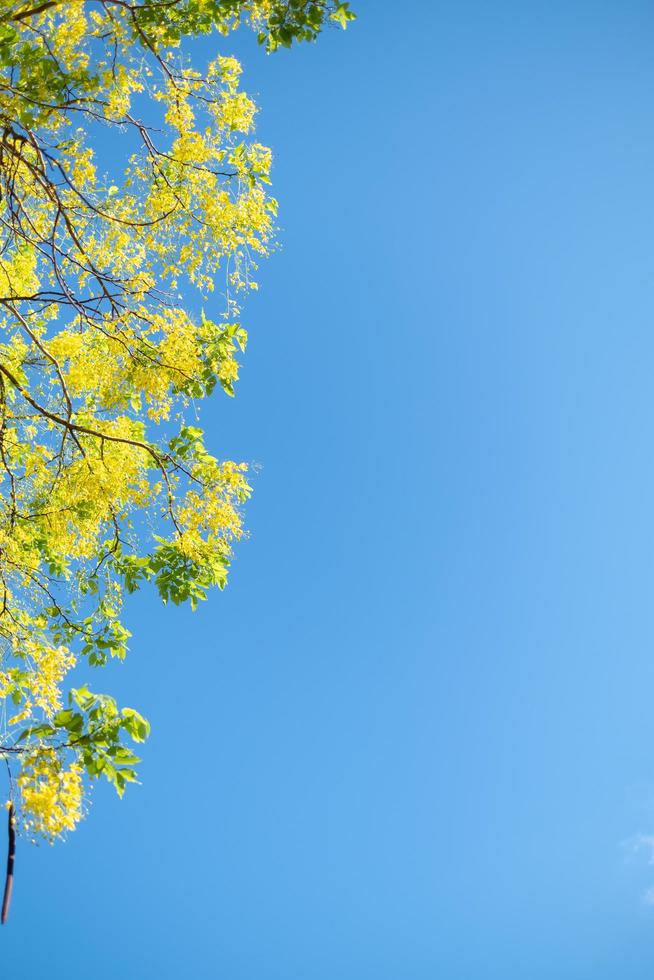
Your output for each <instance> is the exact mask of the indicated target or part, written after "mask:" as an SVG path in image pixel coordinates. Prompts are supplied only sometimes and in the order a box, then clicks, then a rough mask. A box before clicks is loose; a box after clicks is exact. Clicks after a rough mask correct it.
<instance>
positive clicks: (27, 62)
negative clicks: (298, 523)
mask: <svg viewBox="0 0 654 980" xmlns="http://www.w3.org/2000/svg"><path fill="white" fill-rule="evenodd" d="M352 17H353V14H352V13H351V12H350V10H349V7H348V5H347V4H346V3H338V2H322V0H288V2H280V0H142V2H134V0H101V2H96V0H92V2H85V0H41V2H39V0H34V2H32V3H15V2H11V0H0V197H1V201H0V324H1V335H0V481H1V483H2V493H1V496H0V704H1V705H3V707H2V715H1V719H0V721H1V726H0V728H1V730H0V753H2V755H3V757H4V758H5V760H6V761H7V764H8V768H9V771H10V789H11V794H10V796H11V801H10V802H11V806H12V811H11V813H12V820H13V813H14V809H13V808H15V813H16V818H15V819H16V826H17V828H18V830H19V831H22V832H23V833H26V834H28V835H29V836H30V837H37V836H42V837H45V838H47V839H49V840H53V839H55V838H56V837H58V836H60V835H61V834H64V833H65V832H66V831H69V830H72V829H73V828H74V827H75V825H76V824H77V822H78V821H79V819H80V818H81V817H82V815H83V813H84V784H85V780H86V778H88V777H96V776H100V775H102V776H104V777H106V778H107V779H108V780H109V781H110V782H111V783H113V784H114V786H115V787H116V789H117V790H118V792H119V793H120V794H122V792H123V790H124V788H125V786H126V784H127V783H128V782H133V781H134V780H135V779H136V770H135V765H136V764H137V763H138V761H139V759H138V757H137V756H136V755H135V753H134V750H133V744H132V743H133V742H141V741H143V740H144V739H145V738H146V737H147V735H148V730H149V728H148V723H147V722H146V721H145V719H144V718H143V717H142V716H141V715H140V714H139V713H138V712H137V711H136V710H134V709H132V708H125V707H123V708H120V707H119V706H118V705H117V704H116V701H115V700H114V699H113V698H112V697H111V696H109V695H106V694H98V693H95V688H96V684H95V683H92V682H91V681H90V680H87V679H86V678H85V677H83V676H82V671H81V670H80V667H82V666H83V664H84V662H86V663H87V664H89V665H91V666H92V667H95V666H101V665H103V664H104V663H106V662H107V660H108V658H110V657H119V658H122V657H124V656H125V654H126V651H127V642H128V640H129V633H128V631H127V629H126V628H125V626H124V625H123V622H122V621H121V610H122V606H123V600H124V597H125V594H126V593H131V592H134V591H136V590H137V589H139V587H140V586H141V585H142V584H143V583H146V582H149V581H150V582H152V583H154V585H155V586H156V588H157V589H158V592H159V594H160V596H161V598H162V599H163V601H164V602H167V601H171V602H173V603H182V602H188V603H190V604H191V606H193V607H195V606H196V604H197V603H198V601H200V600H202V599H204V598H205V597H206V594H207V591H208V590H209V589H210V588H211V587H212V586H215V585H217V586H219V587H220V588H222V587H224V585H225V582H226V578H227V572H228V568H229V563H230V558H231V555H232V549H233V546H234V543H235V542H237V541H238V540H239V538H241V536H242V535H243V533H244V532H243V519H242V512H241V508H242V505H243V503H244V502H245V500H246V499H247V497H248V495H249V493H250V486H249V483H248V472H247V466H246V465H245V464H243V463H240V462H235V461H232V460H225V459H219V458H216V457H215V456H214V455H212V454H211V453H210V452H209V450H208V449H207V446H206V444H205V438H204V433H203V431H202V429H201V428H199V426H198V425H197V422H196V413H195V410H194V405H195V403H196V402H197V400H199V399H202V398H205V397H207V396H208V395H210V394H211V393H212V392H214V391H222V392H224V393H226V394H227V395H233V394H234V385H235V382H236V380H237V378H238V371H239V356H240V354H241V352H242V351H243V350H244V348H245V345H246V340H247V335H246V331H245V329H244V327H243V326H242V324H241V320H240V307H241V303H242V297H244V296H245V295H247V292H248V291H249V290H251V289H256V287H257V282H256V272H257V263H258V262H259V260H260V259H261V258H263V257H265V256H266V255H267V254H268V253H269V252H270V249H271V247H273V244H274V237H275V215H276V212H277V204H276V201H275V199H274V197H273V196H272V195H271V192H270V169H271V153H270V150H269V149H268V148H267V147H265V146H262V145H261V144H260V143H258V142H257V141H256V139H255V137H254V119H255V113H256V109H255V105H254V103H253V102H252V100H251V99H250V98H249V96H248V95H247V94H246V93H245V92H244V91H243V90H242V89H241V85H240V76H241V67H240V65H239V63H238V62H237V61H236V60H235V59H234V58H232V57H229V56H223V55H221V54H217V55H216V57H214V58H213V59H212V60H211V61H210V62H209V64H208V65H194V64H193V63H192V62H191V60H190V59H189V57H188V54H187V52H186V50H185V46H184V43H183V42H184V38H186V37H191V36H196V35H200V34H208V33H210V32H212V31H217V32H219V33H221V34H227V33H228V32H230V31H232V30H234V29H235V28H237V27H238V26H239V25H240V24H246V25H248V26H250V27H251V28H253V29H254V30H255V31H256V32H257V35H258V38H259V40H260V42H261V44H262V45H264V46H265V47H266V48H267V49H268V50H269V51H273V50H275V49H276V48H278V47H279V46H288V45H290V44H291V43H292V42H293V41H296V40H298V41H301V40H313V39H314V38H315V37H316V35H317V34H318V33H319V32H320V30H321V29H322V28H323V27H324V26H325V25H326V24H327V23H328V22H329V21H333V22H335V23H339V24H340V25H341V26H345V25H346V23H347V21H348V20H349V19H351V18H352ZM108 137H110V138H111V147H112V152H111V154H107V153H106V152H104V153H103V152H102V150H101V148H102V147H103V146H104V147H106V146H107V145H108ZM71 671H75V674H74V676H75V680H76V683H77V682H78V680H82V681H86V683H83V684H81V685H79V684H78V686H75V687H70V686H69V683H70V682H69V676H70V673H71Z"/></svg>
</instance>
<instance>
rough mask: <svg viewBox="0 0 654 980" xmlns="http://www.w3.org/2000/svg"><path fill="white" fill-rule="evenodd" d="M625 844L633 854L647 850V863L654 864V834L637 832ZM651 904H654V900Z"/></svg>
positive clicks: (653, 890)
mask: <svg viewBox="0 0 654 980" xmlns="http://www.w3.org/2000/svg"><path fill="white" fill-rule="evenodd" d="M625 846H626V847H628V848H629V850H630V851H631V852H632V854H638V853H639V852H640V851H645V853H646V854H647V863H648V864H653V865H654V834H636V836H635V837H631V838H630V839H629V840H628V841H625ZM652 892H653V893H654V889H652ZM653 898H654V895H653ZM650 904H652V905H654V900H653V901H652V902H651V903H650Z"/></svg>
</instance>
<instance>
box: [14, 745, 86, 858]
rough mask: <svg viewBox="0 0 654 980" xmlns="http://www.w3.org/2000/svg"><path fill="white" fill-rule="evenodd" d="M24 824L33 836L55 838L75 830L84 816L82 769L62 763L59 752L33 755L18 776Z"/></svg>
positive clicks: (48, 751) (75, 764)
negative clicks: (65, 766)
mask: <svg viewBox="0 0 654 980" xmlns="http://www.w3.org/2000/svg"><path fill="white" fill-rule="evenodd" d="M17 782H18V786H19V789H20V794H21V801H22V813H23V826H24V828H25V830H26V831H27V832H28V833H29V834H32V835H39V836H43V837H45V838H47V839H48V840H50V841H52V840H54V838H55V837H59V836H60V835H61V834H64V833H65V832H66V831H69V830H75V827H76V826H77V824H78V823H79V821H80V820H81V819H82V795H83V794H82V768H81V766H79V765H78V764H77V763H73V764H72V765H70V766H69V767H68V768H64V767H63V766H62V764H61V761H60V759H59V757H58V756H57V754H56V752H54V751H52V750H49V749H46V750H42V751H41V752H40V753H39V754H38V755H33V756H31V757H30V758H29V759H28V761H27V762H26V763H25V765H24V766H23V768H22V770H21V772H20V774H19V776H18V778H17Z"/></svg>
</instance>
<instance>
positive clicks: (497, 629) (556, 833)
mask: <svg viewBox="0 0 654 980" xmlns="http://www.w3.org/2000/svg"><path fill="white" fill-rule="evenodd" d="M356 7H357V9H358V12H359V20H358V21H357V23H356V24H355V25H354V26H353V27H352V28H350V29H349V30H348V31H347V33H346V34H345V35H341V34H340V33H338V32H336V31H335V32H329V33H328V34H327V35H326V36H324V37H322V38H321V39H320V41H319V43H318V44H316V45H315V46H311V47H309V46H307V47H304V48H298V49H295V50H293V51H292V52H281V53H280V54H278V55H276V56H274V57H266V56H265V55H264V54H263V53H262V52H261V50H260V49H258V48H257V47H256V45H255V44H254V43H253V41H252V39H250V38H249V37H247V36H243V37H239V38H230V39H227V40H220V39H219V40H217V41H216V42H215V45H214V42H211V43H208V42H206V43H203V44H202V46H201V50H200V51H199V57H200V58H204V57H208V55H209V53H210V51H213V50H214V47H215V46H218V47H219V49H220V50H222V51H223V52H225V53H236V54H238V55H240V56H241V57H242V58H243V61H244V65H245V86H246V88H247V89H248V90H249V91H251V92H254V93H257V97H258V101H259V103H260V105H261V107H262V112H261V115H260V126H259V133H260V137H261V139H262V141H264V142H267V143H269V144H271V145H272V146H273V148H274V150H275V155H276V165H275V191H276V194H277V195H278V197H279V199H280V201H281V218H280V221H281V225H282V236H281V237H282V241H283V249H282V250H281V251H280V252H279V253H278V254H277V255H276V256H275V257H274V258H273V259H272V260H271V261H270V262H269V263H267V265H266V268H265V269H264V270H262V289H261V291H260V293H259V294H257V295H256V296H253V298H252V300H251V301H250V302H249V305H248V309H247V312H246V319H247V325H248V327H249V329H250V334H251V346H250V348H249V350H248V353H247V358H246V363H245V368H244V371H243V372H242V380H241V382H240V386H239V391H238V395H237V398H236V399H235V400H234V401H231V400H228V399H226V398H223V397H221V396H216V397H215V398H214V400H213V403H212V405H211V406H210V407H209V406H207V407H206V408H205V410H204V416H203V419H204V424H205V427H206V428H207V429H208V430H209V431H210V433H211V435H210V444H211V446H212V448H213V449H214V451H215V452H216V453H218V454H219V455H222V456H225V457H233V458H236V459H248V460H253V461H256V462H258V463H260V464H261V466H262V469H261V472H260V473H259V475H258V476H257V478H256V493H255V496H254V498H253V501H252V503H251V506H250V507H249V509H248V524H249V527H250V530H251V538H250V540H249V541H248V542H247V543H245V544H244V545H243V546H242V547H241V548H240V551H239V553H238V557H237V560H236V563H235V565H234V568H233V573H232V577H231V582H230V586H229V588H228V590H227V591H226V592H225V593H224V594H216V595H214V596H212V597H211V601H210V602H209V603H208V604H206V606H205V607H203V608H202V609H201V610H199V611H198V612H197V613H196V614H194V615H193V614H191V613H190V612H187V611H185V610H176V609H162V607H161V606H160V605H159V604H158V603H157V601H156V599H155V597H154V596H148V595H147V594H143V595H141V596H139V597H137V598H136V599H135V600H134V601H133V602H132V603H131V605H130V625H131V627H132V629H133V632H134V638H133V641H132V653H131V655H130V658H129V659H128V661H127V662H126V664H125V665H122V666H120V667H116V668H115V669H114V668H111V669H110V676H108V677H106V678H105V680H104V687H105V688H106V689H115V690H117V693H118V694H119V696H120V697H121V699H122V700H123V702H126V703H132V704H134V705H135V706H138V707H140V708H142V709H143V711H144V713H145V714H146V715H147V716H148V717H149V718H150V720H151V722H152V724H153V735H152V737H151V740H150V742H149V744H148V746H147V748H146V751H145V761H144V765H143V771H142V775H143V785H142V786H141V787H137V788H136V789H134V791H133V792H129V793H128V794H127V796H126V797H125V799H124V800H123V801H122V802H120V801H118V800H117V799H115V798H114V797H113V796H112V795H111V793H110V791H108V790H107V791H106V792H105V789H104V787H98V788H97V789H96V790H95V792H94V794H93V806H92V812H91V813H90V815H89V818H88V819H87V820H86V821H85V822H84V823H83V825H82V826H81V827H80V829H79V830H78V831H77V832H76V833H75V834H73V835H72V836H71V838H70V839H69V841H68V842H67V843H66V844H65V845H58V846H56V847H54V848H49V847H47V846H46V847H41V848H31V847H28V846H26V845H22V846H20V847H19V851H18V854H17V863H16V884H15V892H14V905H13V909H12V918H11V922H10V925H9V926H8V927H7V928H5V929H4V930H3V932H2V934H1V935H0V941H1V942H2V947H3V952H2V963H3V975H4V973H6V975H7V976H11V977H12V980H37V978H41V977H49V978H52V980H64V978H65V980H75V978H78V977H79V978H88V977H93V978H97V980H104V978H110V977H111V978H114V977H117V976H121V977H125V978H129V980H132V978H133V980H150V978H156V980H168V978H173V977H175V978H179V977H189V978H193V980H218V978H220V980H334V978H338V980H368V978H370V980H459V978H460V980H491V978H496V977H497V978H501V980H540V978H543V980H545V978H547V980H550V978H552V977H557V980H615V978H618V977H619V978H620V980H640V978H645V977H647V978H649V977H651V975H652V969H653V968H654V905H651V904H648V901H647V891H648V889H650V888H653V887H654V864H653V865H650V864H649V863H648V862H649V859H650V854H651V852H652V851H651V847H649V846H648V845H647V844H644V845H643V846H641V847H637V841H638V839H639V835H643V836H645V837H646V836H647V835H651V834H654V712H653V710H652V707H653V704H654V604H653V602H652V597H653V596H654V451H653V435H652V433H653V430H654V388H653V386H652V380H651V379H652V374H653V366H654V327H653V325H654V286H653V283H654V275H653V269H654V231H653V229H654V193H653V186H654V185H653V180H652V174H653V172H654V9H653V8H652V5H651V4H650V3H648V2H644V0H643V2H631V0H622V2H619V3H617V2H602V0H593V2H580V0H574V2H570V0H566V2H564V0H550V2H548V3H524V2H520V3H519V2H517V0H493V2H490V3H489V2H487V0H486V2H481V0H479V2H466V0H456V2H454V0H451V2H429V3H428V2H426V0H421V2H416V3H413V4H410V5H400V4H398V3H397V2H391V0H376V2H374V3H373V2H370V0H367V2H366V0H360V2H359V3H358V4H357V5H356ZM98 686H99V681H98Z"/></svg>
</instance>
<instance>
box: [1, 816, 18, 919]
mask: <svg viewBox="0 0 654 980" xmlns="http://www.w3.org/2000/svg"><path fill="white" fill-rule="evenodd" d="M7 834H8V838H9V841H8V850H7V877H6V878H5V893H4V897H3V899H2V918H1V920H0V921H1V922H2V925H4V924H5V922H6V921H7V919H8V917H9V906H10V905H11V891H12V888H13V885H14V857H15V855H16V830H15V828H14V804H13V803H10V804H9V812H8V819H7Z"/></svg>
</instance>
